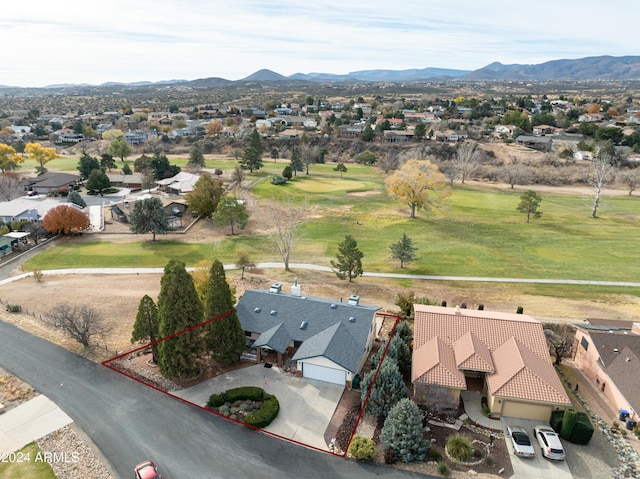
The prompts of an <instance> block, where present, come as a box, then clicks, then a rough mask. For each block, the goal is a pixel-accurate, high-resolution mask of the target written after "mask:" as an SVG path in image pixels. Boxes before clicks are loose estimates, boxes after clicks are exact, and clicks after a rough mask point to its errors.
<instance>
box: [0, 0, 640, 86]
mask: <svg viewBox="0 0 640 479" xmlns="http://www.w3.org/2000/svg"><path fill="white" fill-rule="evenodd" d="M638 23H640V9H638V6H637V0H615V1H612V2H603V1H602V0H580V1H579V2H569V1H565V0H553V1H552V0H538V1H537V2H513V1H508V0H491V1H488V0H456V1H450V0H449V1H442V2H433V1H429V0H397V1H395V2H394V1H389V0H385V1H382V0H367V1H364V0H327V1H318V2H303V1H300V0H208V1H205V0H136V1H131V0H109V1H108V2H87V1H86V0H83V1H80V0H63V1H58V2H52V1H51V0H25V1H24V2H20V1H15V0H14V1H8V2H3V5H2V10H1V11H0V45H2V55H1V58H2V61H1V64H2V67H1V68H0V85H11V86H22V87H42V86H46V85H54V84H64V83H76V84H78V83H88V84H92V85H98V84H102V83H105V82H112V81H113V82H136V81H162V80H173V79H184V80H195V79H198V78H208V77H222V78H226V79H228V80H239V79H242V78H244V77H247V76H248V75H250V74H252V73H253V72H255V71H257V70H260V69H262V68H268V69H270V70H273V71H275V72H278V73H280V74H282V75H285V76H288V75H292V74H294V73H298V72H300V73H311V72H323V73H335V74H345V73H349V72H352V71H358V70H374V69H390V70H404V69H410V68H426V67H435V68H452V69H460V70H475V69H478V68H481V67H483V66H486V65H488V64H490V63H492V62H496V61H498V62H501V63H504V64H513V63H520V64H536V63H543V62H546V61H549V60H558V59H574V58H584V57H588V56H599V55H612V56H623V55H640V43H639V42H638V41H637V28H638V27H637V25H638Z"/></svg>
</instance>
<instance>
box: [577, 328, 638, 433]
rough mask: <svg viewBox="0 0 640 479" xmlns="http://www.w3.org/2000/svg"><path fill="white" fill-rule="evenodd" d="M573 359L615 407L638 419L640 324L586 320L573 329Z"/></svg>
mask: <svg viewBox="0 0 640 479" xmlns="http://www.w3.org/2000/svg"><path fill="white" fill-rule="evenodd" d="M573 351H574V361H575V363H576V365H577V366H578V367H579V368H580V369H581V370H582V371H583V372H584V374H585V375H586V376H587V377H588V378H589V379H590V380H591V381H592V382H593V384H594V385H595V386H596V387H597V388H598V389H599V390H600V391H601V392H602V393H603V394H604V395H605V396H606V397H607V398H608V399H609V401H611V403H612V404H613V405H614V406H615V408H616V409H618V410H619V409H624V410H626V411H629V414H630V416H631V417H632V418H633V419H634V420H635V421H636V422H639V421H640V383H639V382H638V381H637V377H636V376H637V373H638V370H639V369H640V323H634V322H632V321H612V320H598V319H587V320H586V321H585V323H584V324H580V325H578V327H577V330H576V336H575V340H574V346H573Z"/></svg>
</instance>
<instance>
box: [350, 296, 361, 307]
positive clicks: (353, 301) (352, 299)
mask: <svg viewBox="0 0 640 479" xmlns="http://www.w3.org/2000/svg"><path fill="white" fill-rule="evenodd" d="M359 302H360V296H358V295H357V294H352V295H351V296H349V306H358V303H359Z"/></svg>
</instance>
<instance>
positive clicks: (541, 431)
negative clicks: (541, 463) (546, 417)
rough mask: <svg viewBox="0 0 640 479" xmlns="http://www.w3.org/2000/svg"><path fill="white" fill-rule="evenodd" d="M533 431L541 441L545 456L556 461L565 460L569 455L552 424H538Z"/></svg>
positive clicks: (539, 441)
mask: <svg viewBox="0 0 640 479" xmlns="http://www.w3.org/2000/svg"><path fill="white" fill-rule="evenodd" d="M533 431H534V434H535V436H536V438H537V439H538V443H540V449H542V455H543V456H544V457H546V458H547V459H553V460H555V461H564V459H565V458H566V457H567V455H566V453H565V452H564V447H562V443H561V442H560V436H558V434H556V432H555V431H554V430H553V429H552V428H551V427H550V426H545V425H540V426H536V427H534V428H533Z"/></svg>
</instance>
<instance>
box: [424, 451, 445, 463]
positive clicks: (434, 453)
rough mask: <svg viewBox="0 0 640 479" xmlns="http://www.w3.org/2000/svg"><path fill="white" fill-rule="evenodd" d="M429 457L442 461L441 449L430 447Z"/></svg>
mask: <svg viewBox="0 0 640 479" xmlns="http://www.w3.org/2000/svg"><path fill="white" fill-rule="evenodd" d="M427 457H428V458H429V460H430V461H435V462H440V460H441V459H442V454H440V451H438V450H437V449H429V451H427Z"/></svg>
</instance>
